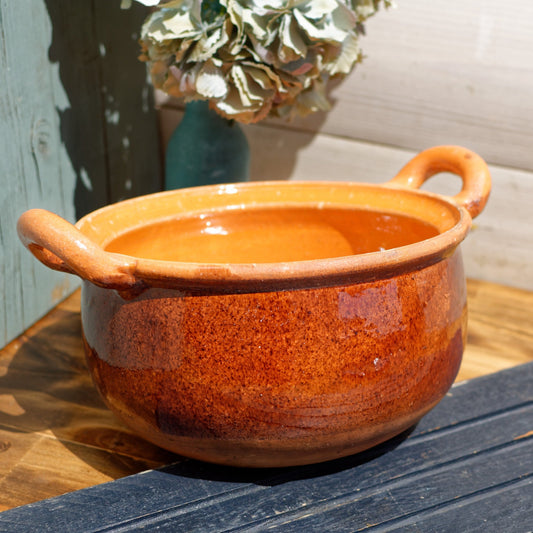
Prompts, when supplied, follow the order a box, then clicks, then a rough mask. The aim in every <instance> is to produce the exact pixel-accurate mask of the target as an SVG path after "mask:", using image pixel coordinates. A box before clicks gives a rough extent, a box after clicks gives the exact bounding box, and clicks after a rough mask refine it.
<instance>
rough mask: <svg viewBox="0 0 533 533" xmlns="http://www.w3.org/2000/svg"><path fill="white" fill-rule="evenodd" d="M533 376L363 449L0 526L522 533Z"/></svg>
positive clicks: (202, 467)
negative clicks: (315, 462) (339, 456)
mask: <svg viewBox="0 0 533 533" xmlns="http://www.w3.org/2000/svg"><path fill="white" fill-rule="evenodd" d="M532 374H533V363H530V364H529V365H524V366H520V367H517V368H514V369H511V370H507V371H503V372H500V373H498V374H493V375H490V376H486V377H483V378H480V379H477V380H474V381H471V382H468V383H467V384H465V385H460V386H455V387H453V388H452V389H451V390H450V392H449V394H448V395H447V397H446V398H445V399H444V400H443V401H442V402H441V403H440V404H439V405H438V406H437V407H436V408H435V409H434V410H433V411H431V412H430V413H429V414H428V415H427V416H426V417H425V418H424V419H423V420H422V421H421V422H420V423H419V424H418V425H417V427H416V428H414V429H413V430H412V432H410V433H407V434H404V435H401V436H399V437H398V438H396V439H393V440H392V441H389V442H387V443H385V444H384V445H381V446H379V447H376V448H372V449H370V450H368V451H366V452H364V453H362V454H358V455H355V456H351V457H347V458H343V459H340V460H336V461H332V462H329V463H322V464H319V465H309V466H304V467H296V468H288V469H268V470H251V469H246V470H243V469H234V468H229V467H220V466H214V465H207V464H202V463H199V462H196V461H184V462H181V463H177V464H174V465H170V466H167V467H164V468H162V469H159V470H155V471H149V472H144V473H142V474H140V475H134V476H130V477H127V478H125V479H121V480H119V481H116V482H114V483H108V484H104V485H100V486H98V487H93V488H89V489H86V490H82V491H78V492H76V493H72V494H67V495H65V496H64V497H61V498H52V499H50V500H46V501H43V502H39V503H36V504H35V505H29V506H26V507H21V508H18V509H13V510H11V511H7V512H5V513H2V514H0V530H2V531H10V532H12V533H13V532H15V531H24V532H25V533H28V532H31V531H39V532H44V531H53V532H55V533H59V532H62V531H72V530H73V529H75V530H76V531H80V532H82V531H111V530H113V531H138V530H141V529H143V530H157V531H169V532H170V531H188V532H191V533H192V532H196V531H197V532H202V533H204V532H207V531H249V532H255V531H257V532H259V531H265V530H274V531H276V530H278V531H279V530H281V531H298V532H300V531H339V532H341V531H346V532H349V531H350V532H351V531H355V530H357V531H361V530H373V531H397V530H402V531H405V530H406V529H407V530H413V531H517V532H522V531H527V530H528V528H529V525H530V523H531V518H532V513H531V508H530V506H529V505H528V503H530V499H531V497H532V496H533V463H532V461H531V456H532V455H531V454H532V452H533V437H532V436H531V431H529V432H528V428H530V427H531V426H530V420H531V416H532V414H533V403H532V402H533V390H532V384H533V381H532V380H531V378H532ZM502 504H503V505H502ZM88 509H90V511H91V512H87V510H88Z"/></svg>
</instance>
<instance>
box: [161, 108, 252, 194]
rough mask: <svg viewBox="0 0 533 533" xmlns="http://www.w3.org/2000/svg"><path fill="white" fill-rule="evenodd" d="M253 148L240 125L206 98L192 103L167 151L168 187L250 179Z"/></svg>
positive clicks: (176, 187)
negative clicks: (215, 109)
mask: <svg viewBox="0 0 533 533" xmlns="http://www.w3.org/2000/svg"><path fill="white" fill-rule="evenodd" d="M249 175H250V147H249V145H248V141H247V140H246V136H245V135H244V133H243V131H242V129H241V127H240V125H239V124H238V123H237V122H235V121H233V120H228V119H226V118H224V117H221V116H220V115H218V114H217V113H216V112H215V111H213V110H212V109H210V108H209V104H208V102H206V101H194V102H189V103H188V104H187V105H186V107H185V114H184V116H183V119H182V121H181V122H180V124H179V125H178V127H177V128H176V130H175V131H174V133H173V134H172V136H171V138H170V141H169V143H168V146H167V150H166V161H165V189H166V190H172V189H180V188H183V187H194V186H197V185H213V184H217V183H235V182H240V181H248V179H249Z"/></svg>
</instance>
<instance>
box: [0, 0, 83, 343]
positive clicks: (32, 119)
mask: <svg viewBox="0 0 533 533" xmlns="http://www.w3.org/2000/svg"><path fill="white" fill-rule="evenodd" d="M28 13H31V14H32V16H31V17H29V16H28ZM22 28H23V31H22ZM51 34H52V28H51V24H50V19H49V18H48V15H47V12H46V9H45V5H44V3H42V2H37V3H35V2H33V3H31V6H30V2H29V1H28V0H22V1H20V2H5V1H3V2H0V72H1V75H2V82H1V89H0V144H1V146H2V157H1V158H0V191H1V192H0V302H1V303H0V346H4V344H5V343H6V342H7V341H8V340H10V339H12V338H13V337H14V336H15V335H17V334H19V333H20V332H21V331H22V330H23V329H25V328H27V327H28V326H29V325H30V324H32V323H33V322H34V321H35V320H36V319H37V318H38V317H40V316H42V314H43V313H44V312H46V310H48V309H49V308H51V307H53V306H54V305H55V304H56V303H57V302H58V301H60V300H61V299H62V298H64V297H65V295H66V294H68V293H69V291H72V290H73V288H74V287H75V286H76V285H77V283H76V281H75V280H74V279H72V278H68V277H66V276H63V275H60V274H57V273H53V272H51V271H47V270H48V269H46V268H44V267H42V266H41V265H38V264H36V262H35V260H32V259H30V257H29V255H28V254H27V252H26V251H24V249H23V248H22V247H21V244H20V241H19V240H18V238H17V235H16V231H15V222H16V220H17V217H18V216H19V214H20V213H21V212H22V211H23V210H24V209H26V208H27V207H28V206H30V205H33V206H35V205H42V206H43V207H47V208H49V209H52V210H55V211H58V212H60V213H62V214H63V215H64V216H65V217H66V218H68V219H70V220H72V219H73V218H74V208H73V205H72V201H71V198H70V197H71V196H72V194H73V190H74V176H73V174H72V172H70V173H66V172H64V170H65V169H66V168H67V163H68V158H67V156H66V153H65V149H64V146H63V145H62V142H61V133H60V127H59V117H58V111H59V112H61V110H62V109H64V108H65V106H67V105H68V102H67V101H66V97H65V95H64V93H62V92H61V91H60V90H59V87H60V81H59V73H58V70H57V68H56V66H54V65H52V64H50V61H49V59H48V56H47V54H48V47H49V45H50V39H51ZM28 80H32V81H31V82H29V81H28ZM37 279H39V280H40V282H41V283H42V286H41V288H40V290H39V289H37V288H36V286H37V283H38V282H37Z"/></svg>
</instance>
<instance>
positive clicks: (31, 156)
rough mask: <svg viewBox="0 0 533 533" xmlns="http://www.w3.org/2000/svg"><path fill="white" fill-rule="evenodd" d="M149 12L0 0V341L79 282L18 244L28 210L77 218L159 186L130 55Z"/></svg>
mask: <svg viewBox="0 0 533 533" xmlns="http://www.w3.org/2000/svg"><path fill="white" fill-rule="evenodd" d="M146 13H147V11H146V9H145V8H144V7H143V6H141V5H140V4H138V5H137V6H135V8H134V9H132V10H129V11H123V10H121V9H120V2H119V1H118V0H117V1H116V2H115V1H113V2H109V1H107V0H90V1H85V2H71V1H69V0H18V1H17V2H11V1H7V0H0V150H1V152H0V302H1V303H0V346H4V344H6V343H7V342H8V341H9V340H10V339H12V338H13V337H15V336H16V335H17V334H19V333H20V332H22V331H23V330H24V329H25V328H27V327H28V326H29V325H30V324H32V323H33V322H35V320H37V319H38V318H39V317H41V316H42V315H43V314H44V313H46V312H47V311H48V310H49V309H51V308H52V307H53V306H54V305H55V304H56V303H57V302H58V301H60V300H61V299H62V298H64V297H65V296H66V295H67V294H69V293H70V292H72V290H73V289H74V288H75V287H76V286H77V284H78V282H77V280H76V279H75V278H73V277H72V276H66V275H61V274H58V273H54V272H52V271H50V270H48V269H46V268H45V267H43V266H42V265H40V264H38V263H37V261H36V260H35V259H34V258H33V257H31V256H30V254H29V253H28V252H26V251H25V250H24V249H23V247H22V246H21V244H20V242H19V241H18V238H17V236H16V231H15V224H16V220H17V218H18V217H19V215H20V214H21V213H22V212H23V211H25V210H26V209H28V208H31V207H42V208H46V209H49V210H51V211H54V212H56V213H58V214H59V215H61V216H63V217H65V218H67V219H68V220H70V221H74V220H75V219H77V218H79V217H80V216H82V215H83V214H85V213H87V212H89V211H92V210H93V209H95V208H97V207H100V206H102V205H105V204H107V203H110V202H114V201H117V200H120V199H122V198H125V197H128V196H134V195H138V194H141V193H146V192H152V191H155V190H159V189H160V186H161V185H160V184H161V176H160V157H159V156H160V149H159V142H158V133H157V124H156V117H155V113H154V111H153V105H152V103H151V89H150V85H149V84H148V83H147V81H146V74H145V67H144V65H143V64H141V63H140V62H139V61H138V60H137V56H138V43H137V35H138V31H139V28H140V25H141V23H142V20H143V18H144V16H145V15H146Z"/></svg>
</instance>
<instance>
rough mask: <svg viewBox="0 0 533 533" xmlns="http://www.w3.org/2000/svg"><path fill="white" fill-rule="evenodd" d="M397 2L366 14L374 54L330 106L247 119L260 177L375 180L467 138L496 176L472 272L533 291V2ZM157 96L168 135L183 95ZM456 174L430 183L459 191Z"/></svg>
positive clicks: (474, 239)
mask: <svg viewBox="0 0 533 533" xmlns="http://www.w3.org/2000/svg"><path fill="white" fill-rule="evenodd" d="M396 4H397V8H396V9H391V10H387V11H382V12H380V13H378V15H377V16H376V17H374V18H373V19H370V20H369V21H368V23H367V26H366V28H367V36H366V37H365V38H364V40H363V41H362V46H363V50H364V52H365V54H366V56H367V57H366V59H365V61H364V62H363V63H362V64H361V65H359V66H358V67H357V69H356V70H355V71H354V72H353V73H352V75H350V77H349V78H348V79H346V80H345V81H344V82H343V83H342V84H340V85H339V86H338V87H336V88H335V90H334V91H333V92H332V97H333V99H334V100H335V105H334V108H333V110H332V111H331V112H329V113H328V114H317V115H315V116H313V117H310V118H308V119H306V120H300V121H297V122H294V123H292V124H285V123H281V122H276V121H269V122H266V123H262V124H260V125H256V126H250V127H247V128H246V132H247V135H248V138H249V141H250V144H251V148H252V158H253V163H252V174H253V178H254V179H311V180H316V179H332V180H337V179H338V180H346V181H348V180H353V181H365V182H378V183H379V182H383V181H387V180H388V179H390V178H392V177H393V176H394V174H395V173H396V172H397V171H398V170H399V169H400V168H401V166H403V164H404V163H406V162H407V161H408V160H409V159H410V158H411V157H412V156H413V155H415V154H416V153H417V152H418V151H420V150H422V149H424V148H428V147H430V146H432V145H437V144H459V145H463V146H466V147H468V148H470V149H472V150H474V151H476V152H478V153H479V154H480V155H481V156H482V157H483V158H485V160H486V161H487V162H488V163H489V164H490V167H491V171H492V177H493V182H494V183H493V192H492V196H491V199H490V200H489V204H488V206H487V208H486V209H485V211H484V213H483V214H482V215H481V216H480V217H478V218H477V219H476V224H475V227H474V231H473V232H472V233H471V234H470V235H469V236H468V238H467V240H466V241H465V243H464V245H463V249H464V255H465V263H466V269H467V273H468V275H469V276H470V277H472V278H477V279H482V280H489V281H495V282H499V283H503V284H506V285H513V286H518V287H522V288H526V289H530V290H533V209H532V208H531V202H532V199H533V30H532V28H533V3H532V2H530V1H529V0H519V1H517V2H514V3H512V4H504V3H502V2H501V1H498V0H464V1H462V2H449V0H431V1H427V0H397V2H396ZM158 102H159V105H160V106H161V127H162V132H163V138H164V139H165V140H166V139H167V138H168V136H169V135H170V133H171V131H172V129H173V128H174V127H175V125H176V124H177V123H178V122H179V119H180V116H181V114H180V112H179V103H177V102H174V101H172V100H169V99H167V98H166V97H165V96H164V95H161V94H159V95H158ZM273 154H275V157H273ZM449 178H450V176H443V178H442V179H440V180H438V179H437V178H434V180H433V181H432V182H430V183H429V184H428V188H429V189H432V190H436V191H440V192H445V193H447V194H454V193H455V192H456V190H457V187H458V186H459V182H458V181H457V180H455V179H449Z"/></svg>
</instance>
